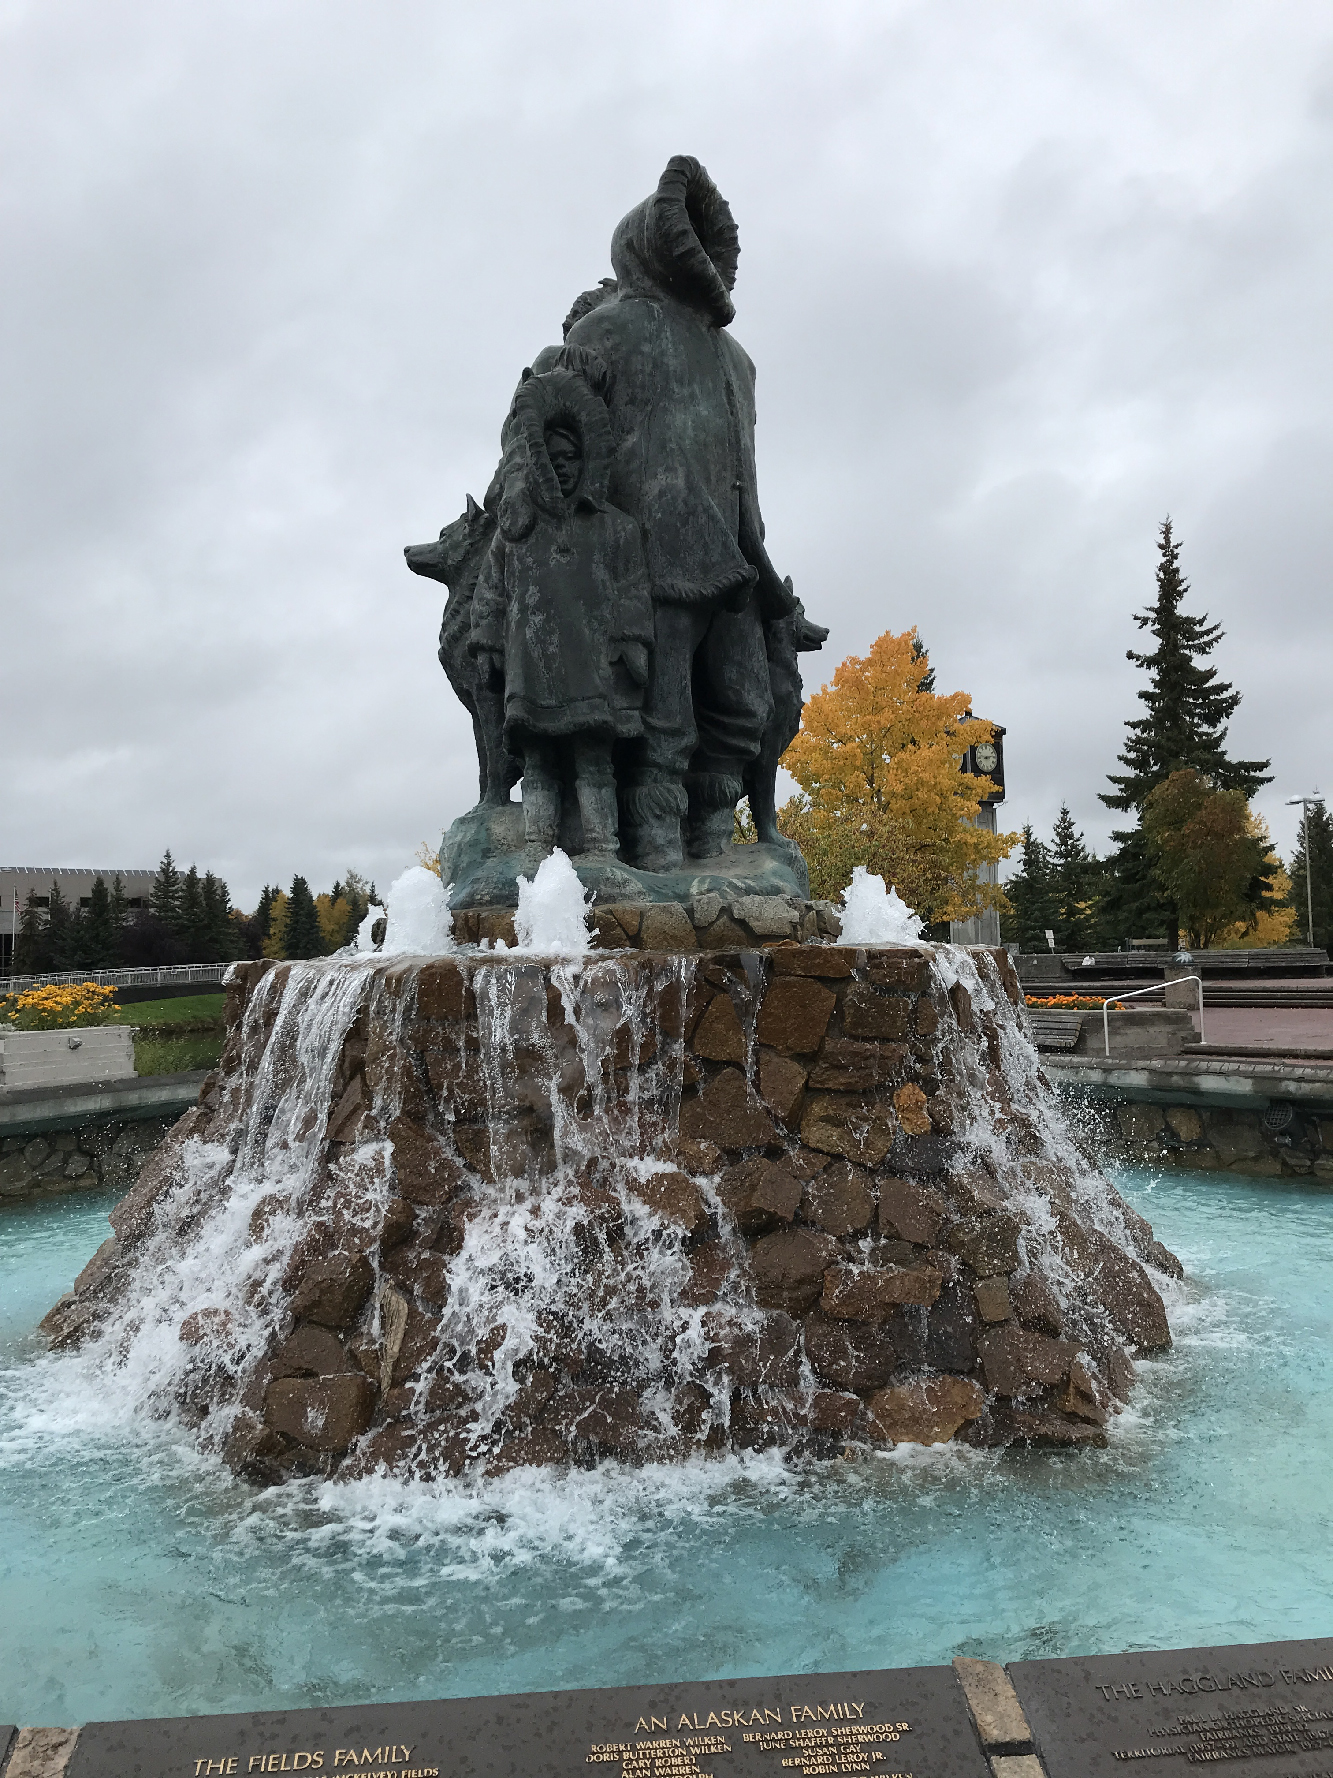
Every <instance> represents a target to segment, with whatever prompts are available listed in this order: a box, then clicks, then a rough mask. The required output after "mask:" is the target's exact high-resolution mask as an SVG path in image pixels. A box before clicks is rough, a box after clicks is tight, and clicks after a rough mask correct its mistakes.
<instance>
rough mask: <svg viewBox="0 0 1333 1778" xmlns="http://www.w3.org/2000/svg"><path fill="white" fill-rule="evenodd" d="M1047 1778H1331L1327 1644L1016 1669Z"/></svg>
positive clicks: (1250, 1646) (1330, 1642)
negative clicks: (1199, 1770)
mask: <svg viewBox="0 0 1333 1778" xmlns="http://www.w3.org/2000/svg"><path fill="white" fill-rule="evenodd" d="M1008 1673H1009V1677H1010V1679H1011V1680H1012V1681H1013V1684H1014V1689H1015V1691H1016V1692H1017V1693H1018V1696H1019V1700H1020V1702H1021V1703H1022V1706H1023V1710H1024V1713H1025V1714H1026V1716H1027V1719H1028V1725H1029V1727H1030V1728H1031V1730H1032V1740H1033V1745H1034V1746H1035V1747H1036V1750H1037V1752H1038V1753H1039V1754H1040V1755H1041V1757H1042V1759H1043V1760H1044V1761H1045V1763H1046V1770H1047V1772H1048V1773H1049V1775H1050V1778H1101V1774H1103V1773H1110V1772H1120V1773H1127V1772H1133V1773H1134V1774H1135V1778H1178V1775H1179V1774H1181V1773H1183V1772H1185V1771H1186V1770H1188V1769H1189V1768H1190V1767H1191V1766H1208V1767H1210V1768H1212V1769H1213V1770H1215V1771H1218V1772H1224V1773H1226V1775H1227V1778H1249V1775H1250V1774H1251V1773H1253V1774H1255V1778H1260V1775H1262V1778H1289V1775H1290V1778H1295V1775H1296V1774H1298V1773H1302V1774H1309V1775H1311V1778H1314V1775H1315V1774H1321V1775H1322V1778H1329V1775H1330V1774H1333V1637H1321V1638H1320V1639H1319V1640H1317V1641H1313V1642H1252V1643H1240V1644H1238V1645H1236V1646H1235V1647H1232V1648H1177V1649H1163V1650H1158V1651H1154V1652H1153V1653H1151V1654H1131V1655H1105V1656H1088V1657H1086V1658H1084V1657H1076V1658H1075V1659H1072V1660H1062V1661H1015V1662H1014V1663H1013V1664H1012V1665H1011V1666H1010V1667H1009V1668H1008Z"/></svg>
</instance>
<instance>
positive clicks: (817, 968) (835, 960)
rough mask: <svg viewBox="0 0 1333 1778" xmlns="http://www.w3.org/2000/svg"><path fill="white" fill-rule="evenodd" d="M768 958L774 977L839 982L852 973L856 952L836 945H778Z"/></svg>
mask: <svg viewBox="0 0 1333 1778" xmlns="http://www.w3.org/2000/svg"><path fill="white" fill-rule="evenodd" d="M769 957H770V959H771V961H772V965H773V973H774V975H814V976H820V977H822V978H823V979H824V980H825V981H840V980H841V979H842V978H843V977H844V976H849V975H850V974H851V973H852V964H853V962H854V961H855V959H856V952H855V951H845V950H841V949H839V947H838V946H836V945H780V946H778V947H777V949H775V950H773V951H770V952H769Z"/></svg>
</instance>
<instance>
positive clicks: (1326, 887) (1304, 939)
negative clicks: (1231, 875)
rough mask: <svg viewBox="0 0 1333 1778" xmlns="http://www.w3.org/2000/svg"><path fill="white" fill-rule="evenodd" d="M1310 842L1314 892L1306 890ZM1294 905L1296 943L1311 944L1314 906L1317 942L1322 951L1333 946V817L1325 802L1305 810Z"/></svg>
mask: <svg viewBox="0 0 1333 1778" xmlns="http://www.w3.org/2000/svg"><path fill="white" fill-rule="evenodd" d="M1307 832H1308V835H1309V840H1310V892H1309V895H1308V896H1307V893H1306V887H1305V841H1306V835H1307ZM1291 905H1292V907H1293V908H1295V910H1296V924H1295V926H1293V928H1292V932H1291V942H1292V943H1293V944H1300V945H1303V944H1308V943H1309V931H1310V927H1309V919H1310V911H1311V906H1312V905H1313V911H1314V942H1315V943H1316V944H1317V945H1318V946H1319V947H1320V949H1321V950H1325V951H1327V950H1329V949H1330V947H1331V946H1333V816H1330V814H1329V812H1328V809H1327V807H1326V806H1325V805H1324V804H1323V803H1310V804H1309V805H1307V807H1306V808H1305V809H1304V810H1303V811H1302V814H1301V825H1300V827H1299V828H1298V829H1297V834H1296V854H1295V857H1294V858H1293V859H1292V861H1291Z"/></svg>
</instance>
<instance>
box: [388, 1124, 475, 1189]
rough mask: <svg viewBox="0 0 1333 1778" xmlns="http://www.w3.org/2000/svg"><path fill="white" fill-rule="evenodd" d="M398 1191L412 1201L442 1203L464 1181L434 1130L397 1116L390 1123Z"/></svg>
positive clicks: (454, 1161)
mask: <svg viewBox="0 0 1333 1778" xmlns="http://www.w3.org/2000/svg"><path fill="white" fill-rule="evenodd" d="M389 1140H390V1142H391V1143H392V1144H393V1171H394V1178H395V1179H396V1180H397V1183H398V1191H399V1194H400V1195H401V1196H402V1197H404V1198H406V1199H407V1200H408V1201H409V1203H413V1204H443V1203H445V1202H446V1201H447V1200H448V1199H449V1198H450V1197H452V1195H453V1194H454V1192H456V1191H457V1189H458V1187H459V1186H460V1185H461V1184H462V1181H463V1171H462V1168H461V1167H460V1166H459V1165H458V1162H457V1161H456V1160H455V1159H454V1157H453V1156H452V1155H451V1154H448V1153H447V1152H446V1151H445V1147H444V1144H443V1143H442V1142H441V1141H440V1139H439V1137H438V1136H436V1135H435V1134H434V1132H433V1131H431V1130H428V1129H426V1128H425V1126H424V1125H422V1124H416V1123H412V1122H410V1121H409V1120H408V1119H407V1118H402V1117H396V1118H395V1119H394V1120H393V1122H392V1123H391V1124H390V1125H389Z"/></svg>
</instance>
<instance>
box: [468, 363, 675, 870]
mask: <svg viewBox="0 0 1333 1778" xmlns="http://www.w3.org/2000/svg"><path fill="white" fill-rule="evenodd" d="M504 446H505V456H504V463H503V464H502V467H501V476H502V479H503V493H502V495H501V498H500V515H499V527H498V530H497V534H496V538H495V542H494V543H493V544H492V546H491V549H490V553H489V555H488V556H487V558H486V562H485V564H484V566H483V568H482V571H481V576H480V578H479V580H478V582H477V590H476V594H475V596H474V599H473V605H472V634H471V642H470V646H471V649H472V652H473V653H474V654H475V655H476V656H477V661H478V668H479V671H480V673H481V675H482V676H483V678H485V677H489V679H490V681H491V683H492V684H495V685H499V684H501V683H502V684H503V687H504V737H505V746H506V748H507V749H508V750H509V751H510V752H511V753H512V754H513V755H514V756H515V758H516V759H519V760H521V761H522V765H523V837H524V843H525V861H526V863H527V864H528V866H529V868H531V867H532V866H533V865H534V864H536V863H537V862H539V861H540V860H541V859H542V858H544V857H545V856H546V855H547V854H548V853H549V852H550V851H551V850H552V849H553V847H554V846H555V844H556V838H557V835H558V833H559V828H560V815H561V807H562V802H563V798H564V792H565V790H566V788H567V787H568V786H570V785H572V787H573V790H574V793H575V795H576V797H577V800H578V807H579V814H580V816H581V817H582V822H583V850H582V852H581V854H580V856H581V857H584V858H588V859H610V858H614V857H615V856H616V855H617V853H618V850H619V844H620V839H619V823H618V816H617V806H616V780H615V771H614V765H613V749H614V747H615V744H616V743H617V742H618V741H623V740H626V739H630V738H633V737H635V736H638V735H641V734H642V732H643V716H642V710H643V701H644V689H645V686H646V684H647V680H648V651H649V649H650V648H651V646H652V641H653V607H652V599H651V597H650V593H649V586H648V578H647V574H646V571H645V569H644V564H643V552H642V549H641V547H640V541H639V528H638V526H637V525H636V524H635V523H634V521H633V519H631V518H628V517H627V516H626V515H625V514H624V513H623V512H620V511H619V510H618V509H617V508H616V507H614V506H610V505H608V504H607V500H606V483H607V475H608V472H609V469H610V462H611V448H612V445H611V429H610V423H609V421H608V419H607V414H606V407H605V405H604V403H603V402H602V401H601V399H600V398H599V397H598V396H597V395H595V394H594V393H593V392H592V390H591V389H590V388H589V386H588V384H587V383H586V382H585V381H584V379H583V378H582V377H581V376H580V375H578V374H577V373H576V372H574V371H571V370H566V369H558V370H551V371H546V372H544V373H542V374H541V375H540V376H532V375H525V377H524V379H523V381H522V383H520V385H519V388H518V392H517V393H516V395H515V397H514V405H513V408H512V409H511V411H510V415H509V418H508V420H507V422H506V425H505V433H504Z"/></svg>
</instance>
